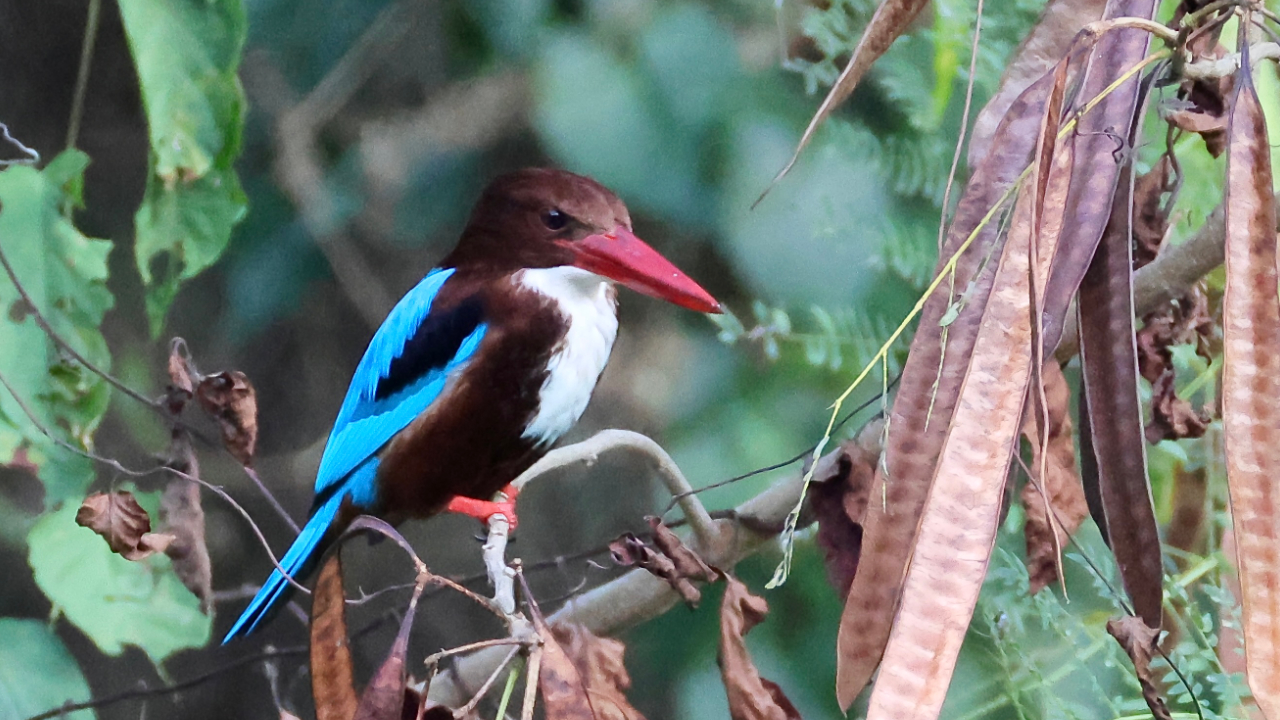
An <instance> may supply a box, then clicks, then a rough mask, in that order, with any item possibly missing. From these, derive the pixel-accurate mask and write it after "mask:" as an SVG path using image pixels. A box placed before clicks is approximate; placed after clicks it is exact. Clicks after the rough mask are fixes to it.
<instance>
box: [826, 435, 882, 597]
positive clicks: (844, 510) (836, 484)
mask: <svg viewBox="0 0 1280 720" xmlns="http://www.w3.org/2000/svg"><path fill="white" fill-rule="evenodd" d="M883 428H884V424H883V423H882V422H872V423H868V424H867V426H866V427H864V428H863V429H862V431H861V432H859V433H858V437H857V439H855V440H850V441H848V442H846V443H844V444H843V445H842V446H841V448H840V452H838V453H829V454H827V455H825V456H823V458H822V459H821V460H819V461H818V462H820V463H826V464H825V466H820V467H819V468H818V469H816V470H815V471H814V474H813V485H812V486H810V488H809V497H808V501H809V508H810V510H811V511H812V512H813V515H814V517H815V519H816V520H817V521H818V537H817V540H818V546H819V547H821V548H822V552H823V555H824V556H825V559H826V563H827V577H828V578H829V579H830V580H831V584H832V585H833V586H835V588H836V590H837V591H838V592H839V593H840V597H845V596H846V595H848V594H849V584H850V583H852V582H853V576H854V574H855V573H856V572H857V570H858V558H859V556H860V555H861V553H862V521H863V519H864V518H865V517H866V514H867V503H868V502H869V500H870V497H871V483H872V481H873V480H874V479H875V474H876V464H877V463H878V462H879V461H880V433H881V432H882V430H883Z"/></svg>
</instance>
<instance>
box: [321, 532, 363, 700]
mask: <svg viewBox="0 0 1280 720" xmlns="http://www.w3.org/2000/svg"><path fill="white" fill-rule="evenodd" d="M351 668H352V664H351V641H350V638H349V636H348V634H347V613H346V595H345V594H344V593H343V591H342V560H341V558H340V556H339V555H338V554H337V553H334V554H333V555H331V556H330V557H329V559H328V560H326V561H325V563H324V565H323V566H321V568H320V574H319V577H317V578H316V585H315V589H314V590H313V591H312V593H311V694H312V696H313V697H314V699H315V704H316V720H348V718H352V717H355V714H356V706H357V705H358V702H359V701H358V700H357V698H356V690H355V684H354V681H353V680H352V671H351Z"/></svg>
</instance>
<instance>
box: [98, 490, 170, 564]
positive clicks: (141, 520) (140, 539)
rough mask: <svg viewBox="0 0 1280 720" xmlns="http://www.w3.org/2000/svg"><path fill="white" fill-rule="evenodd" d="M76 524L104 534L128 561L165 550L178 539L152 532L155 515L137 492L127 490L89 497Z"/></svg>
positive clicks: (117, 551)
mask: <svg viewBox="0 0 1280 720" xmlns="http://www.w3.org/2000/svg"><path fill="white" fill-rule="evenodd" d="M76 524H77V525H80V526H82V527H87V528H89V529H90V530H92V531H94V532H96V533H98V534H99V535H101V536H102V537H103V538H104V539H105V540H106V541H107V545H108V546H110V547H111V551H112V552H115V553H118V554H119V555H121V556H123V557H124V559H126V560H141V559H143V558H145V557H148V556H150V555H153V554H154V553H158V552H164V551H165V548H167V547H168V546H169V544H170V543H171V542H173V539H174V538H173V536H172V535H169V534H167V533H153V532H151V517H150V516H149V515H147V511H146V510H143V509H142V506H141V505H139V504H138V500H137V499H136V498H134V496H133V493H131V492H126V491H123V490H121V491H117V492H111V493H94V494H92V495H90V496H89V497H87V498H85V499H84V502H83V503H81V504H80V509H79V510H78V511H77V512H76Z"/></svg>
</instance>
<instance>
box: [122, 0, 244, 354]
mask: <svg viewBox="0 0 1280 720" xmlns="http://www.w3.org/2000/svg"><path fill="white" fill-rule="evenodd" d="M120 15H121V18H122V19H123V20H124V27H125V33H126V35H127V36H128V39H129V47H130V48H131V49H132V51H133V58H134V63H135V64H136V65H137V68H138V80H139V83H140V85H141V88H142V100H143V105H144V107H145V108H146V113H147V126H148V133H149V136H150V139H151V168H150V174H149V175H148V177H147V192H146V195H145V197H144V198H143V201H142V207H141V208H139V209H138V214H137V216H136V218H135V226H136V230H137V241H136V244H135V247H134V257H135V260H136V261H137V263H138V272H140V273H141V274H142V279H143V280H144V281H145V282H146V284H147V298H146V305H147V318H148V320H149V321H150V324H151V332H152V335H158V334H159V332H160V328H161V327H162V326H163V324H164V316H165V313H167V312H168V309H169V305H170V304H171V303H172V302H173V298H174V296H175V295H176V294H177V291H178V286H179V285H180V283H181V282H182V281H184V280H188V279H190V278H192V277H195V275H196V274H198V273H199V272H201V271H202V270H204V269H205V268H207V267H209V266H210V265H212V264H213V262H214V261H215V260H217V259H218V256H220V255H221V254H222V252H223V250H225V249H226V247H227V242H228V240H230V238H231V229H232V228H233V227H234V226H235V224H236V223H238V222H239V221H240V219H241V218H243V217H244V213H245V208H246V201H245V195H244V191H242V190H241V189H240V181H239V179H238V178H237V177H236V173H235V169H234V168H233V163H234V162H235V159H236V156H237V155H238V154H239V153H240V135H241V132H242V131H243V129H244V106H245V102H244V91H243V89H242V88H241V87H240V80H239V79H238V78H237V76H236V67H237V66H238V65H239V63H240V54H241V50H242V49H243V47H244V40H245V32H246V27H247V23H246V20H245V12H244V6H243V3H242V2H241V0H201V1H200V2H197V1H196V0H121V2H120Z"/></svg>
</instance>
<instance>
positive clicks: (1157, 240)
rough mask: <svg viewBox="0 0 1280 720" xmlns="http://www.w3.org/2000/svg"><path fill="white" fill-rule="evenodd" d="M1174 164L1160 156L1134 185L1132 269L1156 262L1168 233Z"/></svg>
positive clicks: (1165, 157) (1164, 156)
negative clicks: (1169, 196)
mask: <svg viewBox="0 0 1280 720" xmlns="http://www.w3.org/2000/svg"><path fill="white" fill-rule="evenodd" d="M1174 180H1175V179H1174V177H1173V164H1172V162H1170V160H1169V156H1168V155H1161V156H1160V160H1159V161H1157V162H1156V164H1155V167H1153V168H1151V170H1149V171H1147V172H1145V173H1143V174H1141V175H1139V176H1138V177H1137V178H1136V179H1135V180H1134V181H1133V269H1134V270H1137V269H1138V268H1140V267H1143V266H1144V265H1147V264H1149V263H1150V262H1151V261H1152V260H1155V259H1156V255H1157V254H1158V253H1159V252H1160V246H1161V245H1163V244H1164V237H1165V235H1167V234H1168V232H1169V209H1170V207H1171V206H1172V203H1170V202H1165V197H1164V196H1165V194H1166V193H1170V192H1173V190H1174V189H1175V181H1174Z"/></svg>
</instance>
